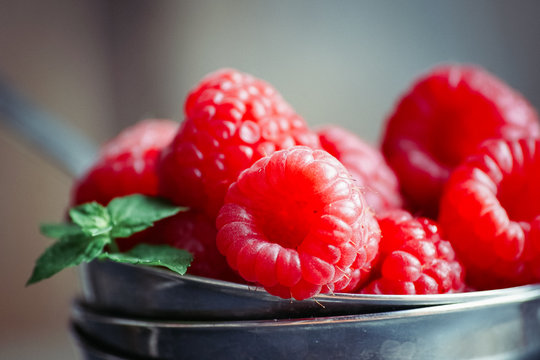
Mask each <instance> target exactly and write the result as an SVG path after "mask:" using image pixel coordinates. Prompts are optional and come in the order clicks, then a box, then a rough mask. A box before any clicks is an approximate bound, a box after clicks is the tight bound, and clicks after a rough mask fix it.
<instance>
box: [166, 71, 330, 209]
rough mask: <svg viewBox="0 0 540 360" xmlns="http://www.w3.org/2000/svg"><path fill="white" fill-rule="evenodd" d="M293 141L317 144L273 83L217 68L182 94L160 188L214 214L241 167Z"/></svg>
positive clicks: (177, 199) (190, 204)
mask: <svg viewBox="0 0 540 360" xmlns="http://www.w3.org/2000/svg"><path fill="white" fill-rule="evenodd" d="M293 145H306V146H310V147H319V146H320V145H319V142H318V138H317V136H316V135H315V134H314V133H313V132H312V131H310V130H309V129H308V127H307V125H306V123H305V122H304V120H303V119H302V118H301V117H300V116H298V115H297V114H296V113H295V112H294V110H293V109H292V108H291V107H290V106H289V105H288V104H287V103H286V102H285V101H284V100H283V99H282V97H281V95H279V93H277V91H276V90H275V89H274V88H272V87H271V86H270V85H269V84H267V83H266V82H264V81H262V80H259V79H256V78H254V77H252V76H250V75H248V74H244V73H241V72H238V71H235V70H230V69H224V70H221V71H218V72H216V73H213V74H210V75H208V76H207V77H205V78H204V79H203V80H202V82H201V83H200V84H199V85H198V86H197V87H195V89H193V90H192V91H191V92H190V94H189V96H188V97H187V99H186V102H185V120H184V122H183V124H182V126H181V129H180V131H179V132H178V134H177V136H176V137H175V139H174V140H173V142H172V144H171V145H170V146H169V147H168V148H167V149H166V150H165V151H164V153H163V156H162V158H161V161H160V165H159V170H158V171H159V174H160V191H161V193H162V194H163V195H164V196H166V197H168V198H170V199H172V200H173V201H174V202H176V203H178V204H179V205H186V206H190V207H194V208H199V209H204V210H205V211H206V212H207V213H208V214H209V215H210V216H215V215H216V214H217V211H218V210H219V208H220V207H221V205H222V204H223V199H224V197H225V193H226V191H227V188H228V187H229V185H230V184H231V183H232V182H234V181H236V178H237V177H238V175H239V174H240V172H241V171H242V170H244V169H246V168H248V167H249V166H251V165H252V164H253V163H254V162H255V161H256V160H258V159H260V158H261V157H263V156H265V155H268V154H271V153H272V152H274V151H276V150H280V149H286V148H289V147H291V146H293Z"/></svg>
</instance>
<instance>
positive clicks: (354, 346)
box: [72, 289, 540, 360]
mask: <svg viewBox="0 0 540 360" xmlns="http://www.w3.org/2000/svg"><path fill="white" fill-rule="evenodd" d="M72 322H73V324H74V326H76V327H77V328H78V329H80V331H81V333H82V334H84V335H85V336H86V337H87V338H90V339H94V340H96V341H98V342H99V343H101V344H105V345H106V346H107V347H109V348H111V349H116V350H118V351H123V352H129V353H130V354H132V355H133V356H141V357H145V358H152V359H420V360H421V359H487V358H489V359H538V358H540V290H539V289H536V290H534V291H525V292H519V293H515V294H509V295H503V296H497V297H491V298H485V299H481V300H474V301H468V302H463V303H459V304H451V305H439V306H430V307H425V308H418V309H410V310H400V311H390V312H382V313H372V314H362V315H348V316H335V317H322V318H306V319H288V320H287V319H284V320H251V321H216V322H210V321H208V322H205V321H155V320H154V321H148V320H140V319H136V318H128V317H118V316H109V315H107V314H103V313H100V312H98V311H96V310H93V309H90V308H88V307H86V306H84V305H83V304H81V303H76V304H74V305H73V309H72Z"/></svg>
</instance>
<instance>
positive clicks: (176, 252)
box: [26, 194, 193, 285]
mask: <svg viewBox="0 0 540 360" xmlns="http://www.w3.org/2000/svg"><path fill="white" fill-rule="evenodd" d="M185 210H186V208H183V207H178V206H174V205H172V204H170V203H168V202H167V201H165V200H163V199H159V198H155V197H150V196H144V195H140V194H136V195H129V196H124V197H119V198H115V199H113V200H111V202H109V204H108V205H107V206H102V205H100V204H98V203H96V202H91V203H86V204H82V205H79V206H76V207H74V208H72V209H71V210H70V211H69V216H70V218H71V221H72V223H68V224H44V225H42V226H41V227H40V230H41V233H42V234H43V235H45V236H47V237H50V238H53V239H57V241H55V242H54V243H53V244H52V245H51V246H49V247H48V248H47V249H46V250H45V251H44V252H43V254H42V255H41V256H40V257H39V258H38V259H37V261H36V264H35V267H34V270H33V272H32V275H31V276H30V279H29V280H28V282H27V283H26V285H30V284H34V283H36V282H38V281H41V280H44V279H47V278H49V277H51V276H53V275H55V274H56V273H58V272H60V271H61V270H63V269H65V268H68V267H72V266H77V265H79V264H81V263H83V262H90V261H92V260H94V259H109V260H112V261H117V262H122V263H129V264H140V265H148V266H163V267H166V268H168V269H170V270H172V271H175V272H177V273H179V274H181V275H183V274H185V273H186V271H187V268H188V267H189V265H190V264H191V261H192V260H193V257H192V255H191V254H190V253H189V252H187V251H185V250H181V249H177V248H174V247H172V246H168V245H149V244H139V245H137V246H136V247H134V248H133V249H131V250H130V251H127V252H125V253H120V252H118V246H117V245H116V242H115V239H116V238H125V237H129V236H131V235H133V234H135V233H137V232H139V231H143V230H145V229H148V228H149V227H151V226H153V224H154V223H155V222H156V221H158V220H161V219H164V218H166V217H169V216H173V215H175V214H177V213H178V212H180V211H185Z"/></svg>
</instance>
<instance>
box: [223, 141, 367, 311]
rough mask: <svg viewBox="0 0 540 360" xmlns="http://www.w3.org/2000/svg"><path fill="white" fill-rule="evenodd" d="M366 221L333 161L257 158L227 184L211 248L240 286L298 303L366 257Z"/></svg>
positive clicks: (307, 156)
mask: <svg viewBox="0 0 540 360" xmlns="http://www.w3.org/2000/svg"><path fill="white" fill-rule="evenodd" d="M371 216H372V215H371V213H370V211H369V208H368V207H367V206H366V205H365V200H364V198H363V196H362V194H361V193H360V191H359V190H358V187H357V186H356V185H355V184H354V182H353V181H352V179H351V178H350V174H349V173H348V172H347V170H346V169H345V167H344V166H343V165H342V164H341V163H340V162H339V161H338V160H336V159H335V158H334V157H333V156H331V155H330V154H328V153H327V152H326V151H323V150H313V149H311V148H308V147H304V146H295V147H293V148H291V149H288V150H282V151H277V152H275V153H273V154H272V155H270V156H267V157H264V158H262V159H260V160H259V161H257V162H256V163H255V164H254V165H253V166H252V167H250V168H248V169H246V170H245V171H244V172H242V174H241V175H240V177H239V178H238V180H237V182H235V183H233V184H232V185H231V187H230V188H229V191H228V192H227V196H226V198H225V205H224V206H223V207H222V208H221V210H220V212H219V215H218V218H217V227H218V236H217V245H218V249H219V250H220V252H221V253H222V254H224V255H225V256H226V257H227V261H228V262H229V265H230V266H231V267H232V268H233V269H235V270H237V271H238V272H239V273H240V275H241V276H242V277H243V278H244V279H246V280H247V281H253V282H257V283H259V284H261V285H262V286H264V288H265V289H266V290H267V291H268V292H270V293H271V294H274V295H278V296H281V297H283V298H290V297H293V298H295V299H298V300H301V299H305V298H309V297H311V296H313V295H316V294H318V293H320V292H321V291H330V290H331V289H332V287H333V285H334V284H335V283H336V282H337V281H339V280H341V279H342V278H343V276H344V274H345V272H346V271H348V268H349V267H350V266H351V264H352V263H353V261H355V259H365V260H366V259H369V258H371V257H372V254H367V252H371V251H373V247H374V246H373V244H371V243H370V242H369V239H368V232H369V231H370V229H369V228H368V226H367V224H368V223H369V217H371ZM365 260H364V261H365ZM363 265H364V264H359V265H358V266H359V267H360V268H361V267H362V266H363Z"/></svg>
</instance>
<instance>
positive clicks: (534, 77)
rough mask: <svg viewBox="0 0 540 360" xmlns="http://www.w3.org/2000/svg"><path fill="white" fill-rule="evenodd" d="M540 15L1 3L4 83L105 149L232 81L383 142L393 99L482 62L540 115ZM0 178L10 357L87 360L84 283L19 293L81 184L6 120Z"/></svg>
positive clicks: (532, 8)
mask: <svg viewBox="0 0 540 360" xmlns="http://www.w3.org/2000/svg"><path fill="white" fill-rule="evenodd" d="M539 13H540V2H538V1H535V0H531V1H525V0H521V1H519V2H516V1H497V0H491V1H487V0H486V1H480V0H479V1H474V2H473V1H466V0H463V1H452V2H450V1H449V2H442V1H429V0H425V1H407V2H404V1H402V2H398V1H395V2H393V1H378V2H376V1H370V2H368V1H354V0H343V1H283V2H282V1H272V2H270V1H248V0H242V1H217V0H216V1H206V0H201V1H174V0H161V1H150V0H148V1H143V0H116V1H112V0H49V1H46V2H45V1H39V0H2V1H1V2H0V79H3V80H4V81H7V82H8V83H9V84H10V85H11V86H12V87H13V88H14V89H16V90H17V91H19V92H21V93H23V94H25V96H27V97H28V98H29V99H31V101H32V102H33V103H34V104H36V105H37V106H39V107H40V108H41V109H44V110H46V111H47V112H49V113H50V114H53V115H54V116H56V117H58V118H59V119H61V120H62V121H65V123H67V124H69V125H70V126H72V127H74V128H75V129H77V130H79V131H81V132H82V133H83V134H84V135H85V136H88V138H89V139H90V140H91V141H93V142H95V143H97V144H99V143H102V142H103V141H105V140H107V139H109V138H111V137H112V136H114V135H116V134H117V133H118V132H119V131H120V130H121V129H122V128H124V127H125V126H128V125H130V124H133V123H134V122H136V121H138V120H141V119H143V118H146V117H169V118H174V119H177V120H181V118H182V104H183V99H184V97H185V95H186V93H187V92H188V91H189V89H190V88H191V87H192V86H193V85H194V84H195V83H196V82H197V81H198V80H199V79H200V78H201V77H202V76H204V75H205V74H206V73H208V72H211V71H214V70H216V69H218V68H221V67H234V68H237V69H239V70H242V71H245V72H248V73H252V74H253V75H255V76H257V77H259V78H262V79H265V80H267V81H268V82H270V83H271V84H273V85H274V86H275V87H276V88H277V89H278V90H279V91H280V92H281V93H282V94H283V96H284V97H285V98H286V99H287V100H288V102H289V103H290V104H291V105H292V106H293V107H294V108H295V109H296V110H297V112H298V113H300V114H301V115H302V116H303V117H304V118H305V119H306V121H307V122H308V124H310V125H312V126H316V125H320V124H324V123H330V122H332V123H336V124H339V125H342V126H344V127H347V128H349V129H350V130H352V131H354V132H356V133H357V134H358V135H360V136H361V137H362V138H364V139H366V140H368V141H370V142H372V143H374V144H376V143H377V142H378V141H379V138H380V136H381V132H382V129H383V126H384V118H385V116H386V115H387V114H388V113H389V112H390V111H391V110H392V107H393V105H394V103H395V101H396V100H397V97H398V96H399V95H400V94H401V93H402V92H404V91H405V90H406V89H407V88H408V86H409V85H410V84H411V82H412V81H413V79H414V78H415V77H416V76H417V75H418V74H419V73H421V72H423V71H425V70H426V69H428V68H430V67H432V66H433V65H435V64H437V63H440V62H449V61H452V62H454V61H455V62H469V63H476V64H479V65H481V66H483V67H485V68H487V69H488V70H489V71H491V72H492V73H494V74H496V75H497V76H499V77H500V78H502V79H503V80H505V81H506V82H507V83H509V84H510V85H511V86H513V87H514V88H516V89H518V90H519V91H520V92H522V93H523V94H524V95H525V96H526V97H527V98H528V99H529V101H530V102H531V103H532V104H533V105H534V106H535V107H536V108H539V107H540V81H539V79H538V76H539V75H538V66H539V64H540V21H539V20H538V14H539ZM0 120H7V119H6V116H5V114H3V113H1V112H0ZM64 140H66V139H64ZM57 141H58V142H62V141H63V139H62V138H61V137H59V138H58V139H57ZM0 165H1V166H2V170H1V171H0V184H1V186H0V206H1V207H0V210H1V214H0V239H1V240H0V277H1V284H2V296H1V297H0V358H1V359H35V358H39V359H56V360H58V359H76V358H78V357H79V355H78V354H77V352H76V349H75V346H74V344H73V342H72V340H71V338H70V335H69V329H68V317H69V307H70V304H71V301H72V300H73V298H74V297H75V296H77V294H78V292H79V291H80V288H79V281H78V273H77V271H76V270H67V271H63V272H62V273H60V274H58V275H56V276H55V277H53V278H51V279H49V280H47V281H44V282H42V283H39V284H36V285H33V286H31V287H28V288H26V287H25V286H24V284H25V282H26V280H27V279H28V277H29V275H30V273H31V271H32V268H33V265H34V261H35V259H36V258H37V257H38V256H39V255H40V254H41V253H42V251H43V250H44V249H45V248H46V247H47V245H48V240H46V239H45V238H43V237H42V236H41V235H39V224H40V223H42V222H58V221H61V219H62V217H63V214H64V211H65V206H66V204H67V203H68V199H69V189H70V186H71V183H72V177H71V176H70V175H69V174H68V173H66V172H64V171H61V170H60V168H59V167H58V166H57V164H56V163H55V162H53V161H51V159H50V158H49V157H47V156H46V155H44V153H43V151H41V150H39V149H38V148H36V147H34V146H32V144H31V143H30V142H28V141H27V140H26V139H25V138H24V137H23V136H22V135H21V134H20V133H19V132H17V131H16V130H14V129H13V128H12V127H11V126H9V125H7V123H6V122H5V121H0Z"/></svg>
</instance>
